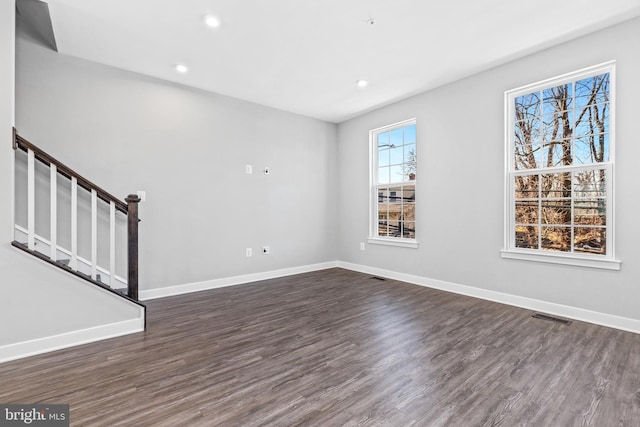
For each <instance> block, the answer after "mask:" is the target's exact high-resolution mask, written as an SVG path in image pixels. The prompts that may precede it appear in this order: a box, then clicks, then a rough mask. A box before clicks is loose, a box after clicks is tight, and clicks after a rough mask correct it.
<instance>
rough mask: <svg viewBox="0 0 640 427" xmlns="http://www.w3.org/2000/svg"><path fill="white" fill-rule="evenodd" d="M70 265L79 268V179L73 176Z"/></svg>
mask: <svg viewBox="0 0 640 427" xmlns="http://www.w3.org/2000/svg"><path fill="white" fill-rule="evenodd" d="M69 267H71V269H73V270H78V179H77V178H76V177H71V260H70V261H69Z"/></svg>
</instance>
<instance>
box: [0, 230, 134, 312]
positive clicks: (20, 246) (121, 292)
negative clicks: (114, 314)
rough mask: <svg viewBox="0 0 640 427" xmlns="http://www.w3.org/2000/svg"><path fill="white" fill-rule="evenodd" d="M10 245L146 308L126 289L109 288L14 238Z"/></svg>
mask: <svg viewBox="0 0 640 427" xmlns="http://www.w3.org/2000/svg"><path fill="white" fill-rule="evenodd" d="M11 245H13V246H15V247H16V248H18V249H20V250H22V251H24V252H26V253H28V254H30V255H33V256H35V257H37V258H39V259H41V260H42V261H45V262H47V263H49V264H51V265H53V266H55V267H58V268H60V269H62V270H64V271H66V272H67V273H71V274H73V275H74V276H76V277H79V278H81V279H83V280H86V281H87V282H90V283H92V284H93V285H95V286H99V287H101V288H102V289H104V290H106V291H109V292H111V293H113V294H115V295H118V296H119V297H121V298H124V299H126V300H129V301H131V302H132V303H134V304H137V305H139V306H141V307H144V308H146V306H145V305H144V304H143V303H141V302H140V301H137V300H135V299H133V298H131V297H130V296H129V295H127V290H126V289H122V290H120V289H114V288H111V287H109V286H107V285H105V284H104V283H102V282H100V281H98V280H93V279H92V278H91V276H89V275H87V274H84V273H81V272H79V271H76V270H73V269H72V268H70V267H69V266H68V265H67V263H65V262H63V261H53V260H52V259H51V258H49V257H48V256H46V255H44V254H42V253H40V252H38V251H33V250H31V249H29V247H28V246H27V245H26V244H24V243H20V242H17V241H15V240H14V241H13V242H11Z"/></svg>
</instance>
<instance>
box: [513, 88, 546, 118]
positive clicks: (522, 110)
mask: <svg viewBox="0 0 640 427" xmlns="http://www.w3.org/2000/svg"><path fill="white" fill-rule="evenodd" d="M539 115H540V92H533V93H529V94H527V95H522V96H518V97H517V98H516V99H515V114H514V120H525V119H530V118H532V117H533V116H539Z"/></svg>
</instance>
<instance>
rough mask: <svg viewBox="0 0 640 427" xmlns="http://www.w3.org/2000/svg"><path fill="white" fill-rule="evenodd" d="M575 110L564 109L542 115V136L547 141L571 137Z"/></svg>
mask: <svg viewBox="0 0 640 427" xmlns="http://www.w3.org/2000/svg"><path fill="white" fill-rule="evenodd" d="M572 129H573V111H562V112H559V113H554V114H551V115H548V116H544V117H542V137H543V139H544V140H545V141H555V140H559V139H567V138H571V135H572V134H573V130H572Z"/></svg>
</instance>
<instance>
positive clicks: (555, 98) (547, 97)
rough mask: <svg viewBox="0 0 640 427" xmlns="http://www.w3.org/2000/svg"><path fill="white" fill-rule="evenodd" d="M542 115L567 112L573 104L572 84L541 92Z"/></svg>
mask: <svg viewBox="0 0 640 427" xmlns="http://www.w3.org/2000/svg"><path fill="white" fill-rule="evenodd" d="M542 98H543V100H542V114H550V113H554V112H558V111H565V110H569V109H570V108H571V107H572V104H573V83H568V84H564V85H560V86H556V87H552V88H549V89H545V90H543V91H542Z"/></svg>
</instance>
